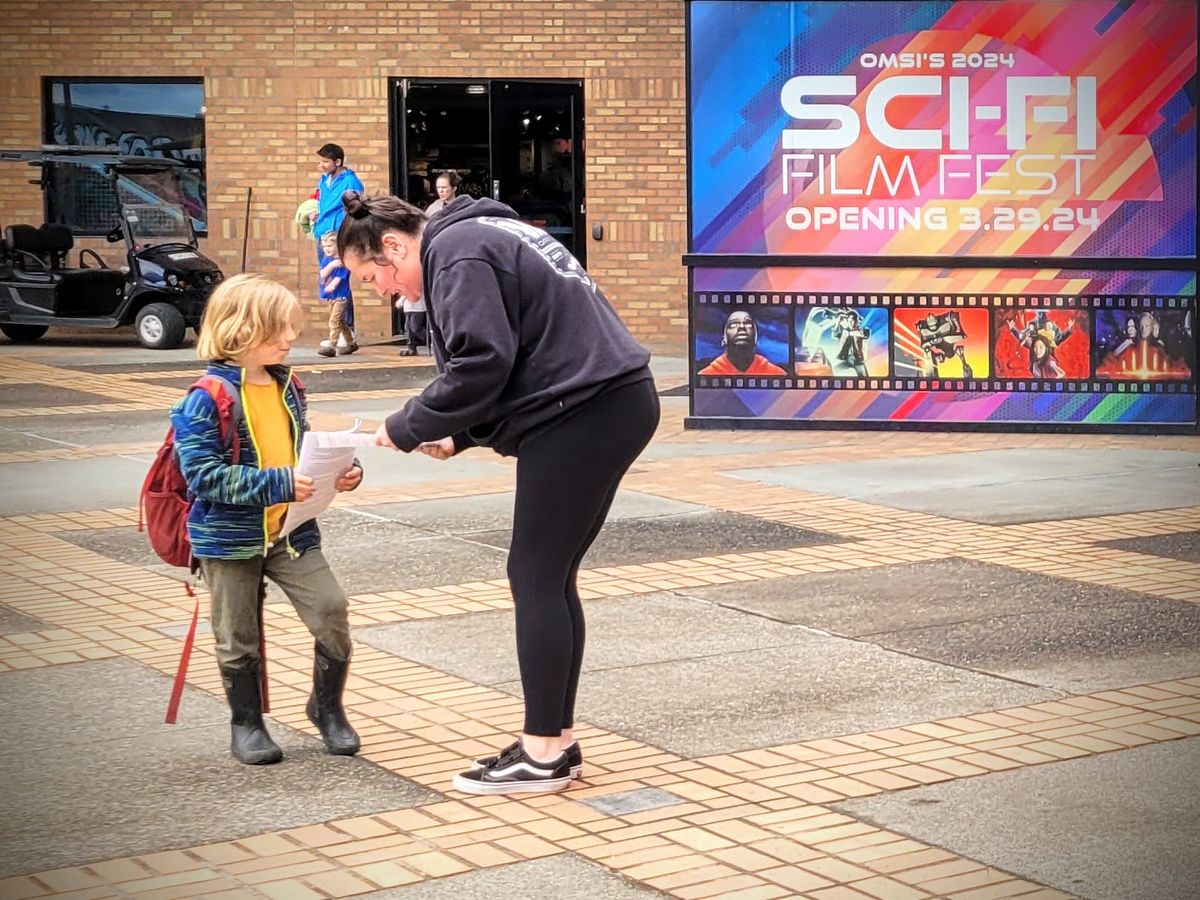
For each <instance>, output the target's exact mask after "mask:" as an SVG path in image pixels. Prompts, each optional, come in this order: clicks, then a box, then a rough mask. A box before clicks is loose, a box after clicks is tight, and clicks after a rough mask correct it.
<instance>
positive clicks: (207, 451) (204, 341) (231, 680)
mask: <svg viewBox="0 0 1200 900" xmlns="http://www.w3.org/2000/svg"><path fill="white" fill-rule="evenodd" d="M300 320H301V309H300V301H299V300H297V299H296V296H295V295H294V294H293V293H292V292H291V291H289V290H288V289H287V288H285V287H283V286H282V285H280V284H277V283H275V282H273V281H270V280H269V279H266V278H263V277H262V276H259V275H237V276H235V277H233V278H230V279H229V280H228V281H224V282H222V283H221V285H220V286H219V287H218V288H217V289H216V290H215V291H214V292H213V294H212V296H211V297H210V298H209V301H208V305H207V307H206V308H205V311H204V319H203V322H202V324H201V330H200V337H199V340H198V341H197V342H196V355H197V356H198V357H200V359H203V360H206V361H207V362H208V374H210V375H215V376H218V377H220V378H223V379H224V380H225V381H227V382H228V383H229V384H230V385H231V386H232V388H233V390H234V391H236V393H237V395H238V396H239V397H240V399H241V409H242V415H241V417H240V419H239V420H238V421H237V422H236V426H237V440H236V442H235V443H234V446H233V447H226V446H224V443H223V441H222V440H221V432H220V424H219V423H220V419H219V416H218V412H217V407H216V401H215V400H214V399H213V397H212V396H211V395H210V394H209V393H208V392H206V391H189V392H188V394H187V396H186V397H184V398H183V400H181V401H180V402H179V403H177V404H176V405H175V407H174V409H172V410H171V424H172V425H173V426H174V428H175V446H176V449H177V452H178V454H179V468H180V470H181V471H182V473H183V476H184V478H185V479H186V481H187V484H188V490H189V493H190V494H191V495H192V496H193V497H194V498H195V499H194V501H193V503H192V507H191V510H190V512H189V514H188V523H187V528H188V537H189V539H190V540H191V545H192V553H193V554H194V555H195V557H196V559H197V560H198V561H199V564H200V571H201V573H202V575H203V577H204V581H205V582H206V583H207V584H208V589H209V593H210V594H211V603H212V611H211V616H210V618H211V621H212V630H213V635H214V637H215V638H216V642H217V663H218V665H219V666H220V669H221V680H222V681H223V683H224V685H225V693H226V697H227V698H228V700H229V708H230V710H231V717H230V721H231V726H232V737H231V742H230V749H231V750H232V752H233V755H234V756H235V757H236V758H237V759H238V760H239V761H240V762H243V763H246V764H247V765H258V764H267V763H275V762H279V760H280V759H282V758H283V751H282V750H280V749H279V746H278V745H277V744H276V743H275V742H274V741H273V740H272V739H271V736H270V735H269V734H268V733H267V730H266V726H265V725H264V723H263V717H262V712H263V710H262V691H261V682H260V678H261V666H262V661H261V658H260V655H259V637H260V634H261V629H262V606H261V593H260V591H261V586H262V585H263V583H264V578H270V579H271V580H272V581H274V582H275V584H277V585H278V586H279V587H280V588H281V589H282V590H283V592H284V593H285V594H286V595H287V597H288V599H289V600H291V601H292V605H293V606H295V608H296V612H297V613H299V615H300V618H301V619H302V620H303V621H304V624H305V625H307V626H308V629H309V631H311V632H312V634H313V637H314V638H315V639H316V646H315V661H314V665H313V690H312V694H311V696H310V697H309V701H308V709H307V711H308V717H309V719H310V720H311V721H312V722H313V724H314V725H316V726H317V728H318V729H319V730H320V732H321V737H322V738H323V740H324V742H325V747H326V749H327V750H328V752H330V753H332V754H336V755H341V756H351V755H353V754H355V753H357V752H358V748H359V739H358V735H357V734H356V733H355V731H354V729H353V728H352V727H351V726H350V724H349V722H347V721H346V714H345V711H344V710H343V708H342V692H343V689H344V688H345V686H346V676H347V673H348V669H349V664H350V652H351V644H350V627H349V623H348V621H347V612H346V594H345V592H344V591H343V590H342V588H341V587H340V586H339V585H338V582H337V579H336V578H335V577H334V575H333V572H332V571H331V570H330V568H329V564H328V563H327V562H326V561H325V557H324V556H323V555H322V554H321V549H320V543H321V534H320V531H319V530H318V529H317V523H316V521H315V520H310V521H308V522H305V523H303V524H302V525H300V526H299V527H298V528H296V529H295V530H293V531H291V532H290V533H289V534H288V535H287V537H286V538H284V539H282V540H281V539H280V537H279V535H280V531H281V526H282V524H283V519H284V514H285V513H286V511H287V505H288V503H289V502H292V501H297V500H306V499H308V498H309V497H311V496H312V495H313V492H314V490H315V485H314V484H313V481H312V479H311V478H309V477H307V476H305V475H301V474H300V473H299V472H298V471H296V468H295V466H296V462H297V458H298V450H299V445H300V437H301V435H302V434H303V433H304V432H305V431H306V430H307V429H308V419H307V403H306V401H305V397H304V389H303V387H302V386H301V384H300V382H299V381H298V380H297V379H296V378H295V377H294V376H293V375H292V371H291V369H290V368H289V367H287V366H286V365H285V360H286V359H287V355H288V353H289V351H290V350H291V347H292V344H293V343H294V342H295V340H296V337H297V332H298V330H299V322H300ZM235 447H236V456H237V458H236V459H235V458H234V455H235V449H234V448H235ZM361 480H362V468H361V467H360V466H359V465H358V464H357V462H356V463H355V465H354V466H353V467H351V468H350V469H349V470H348V471H347V472H345V473H344V474H343V475H342V476H341V477H340V478H339V479H338V481H337V484H336V487H337V489H338V490H339V491H351V490H354V489H355V488H356V487H358V485H359V482H361Z"/></svg>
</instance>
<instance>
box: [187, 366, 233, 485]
mask: <svg viewBox="0 0 1200 900" xmlns="http://www.w3.org/2000/svg"><path fill="white" fill-rule="evenodd" d="M192 387H193V388H199V389H201V390H203V391H206V392H207V393H208V395H209V396H210V397H212V399H213V403H215V404H216V407H217V420H218V422H219V423H220V428H221V442H222V443H223V444H225V446H227V447H232V448H233V462H234V464H236V463H237V461H238V457H239V456H240V455H241V449H242V448H241V440H240V437H239V435H238V423H239V422H241V421H242V418H243V413H242V396H241V393H240V392H239V391H238V389H237V388H236V387H234V385H233V382H232V381H230V380H229V379H228V378H225V377H223V376H221V375H213V374H211V373H209V374H207V375H203V376H201V377H200V378H198V379H196V383H195V384H193V385H192Z"/></svg>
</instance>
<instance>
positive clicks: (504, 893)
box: [364, 854, 664, 900]
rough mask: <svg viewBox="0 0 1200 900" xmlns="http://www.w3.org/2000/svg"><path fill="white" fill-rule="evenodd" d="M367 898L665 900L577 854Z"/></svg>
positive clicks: (410, 899) (431, 882) (511, 866)
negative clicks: (645, 899)
mask: <svg viewBox="0 0 1200 900" xmlns="http://www.w3.org/2000/svg"><path fill="white" fill-rule="evenodd" d="M364 896H365V897H366V898H367V900H494V898H497V897H504V898H511V900H534V898H537V900H541V898H546V897H571V898H584V897H590V898H601V897H602V898H605V900H637V898H640V897H662V896H664V895H663V894H661V893H659V892H658V891H656V890H653V889H651V888H648V887H645V886H643V885H640V884H635V883H634V882H632V881H629V880H628V879H625V878H622V877H621V876H620V875H617V874H616V873H614V872H610V871H609V870H608V869H606V868H604V866H602V865H600V864H599V863H594V862H592V861H591V860H587V859H583V858H581V857H578V856H575V855H574V854H563V855H561V856H552V857H549V858H547V859H531V860H528V861H526V862H519V863H513V864H512V865H509V866H495V867H493V868H490V869H484V870H480V871H477V872H467V873H464V874H462V875H454V876H452V877H450V878H439V879H438V880H436V881H427V882H424V883H423V884H415V885H413V886H412V887H407V888H396V889H393V890H390V891H378V892H376V893H374V894H365V895H364Z"/></svg>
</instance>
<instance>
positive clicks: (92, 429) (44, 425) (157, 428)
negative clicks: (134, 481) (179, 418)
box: [0, 409, 171, 465]
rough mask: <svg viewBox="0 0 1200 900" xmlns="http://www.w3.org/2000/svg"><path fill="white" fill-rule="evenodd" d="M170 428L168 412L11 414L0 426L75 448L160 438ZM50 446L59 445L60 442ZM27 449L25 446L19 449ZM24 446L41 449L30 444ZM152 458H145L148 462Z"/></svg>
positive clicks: (147, 462)
mask: <svg viewBox="0 0 1200 900" xmlns="http://www.w3.org/2000/svg"><path fill="white" fill-rule="evenodd" d="M170 427H171V423H170V420H169V419H168V417H167V411H166V410H165V409H162V410H145V411H141V412H111V413H84V414H82V415H81V414H78V413H71V414H70V415H60V416H14V417H12V418H6V419H5V420H4V423H3V425H0V429H3V430H4V431H5V432H9V431H15V432H18V433H24V434H27V435H34V436H37V437H41V438H45V439H51V440H54V441H64V442H66V443H67V444H68V445H71V446H78V447H95V446H98V445H101V444H130V443H139V442H142V441H161V440H162V439H163V438H164V437H166V434H167V429H168V428H170ZM53 446H56V447H61V446H62V445H61V444H54V445H53ZM21 449H26V448H21ZM27 449H42V448H37V447H30V448H27ZM150 459H151V457H149V456H147V457H146V464H147V465H149V462H150Z"/></svg>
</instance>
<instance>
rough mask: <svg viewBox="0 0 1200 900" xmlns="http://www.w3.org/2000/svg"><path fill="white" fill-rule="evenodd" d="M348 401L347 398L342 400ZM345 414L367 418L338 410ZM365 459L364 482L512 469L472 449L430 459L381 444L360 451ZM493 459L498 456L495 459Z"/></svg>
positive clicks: (490, 474)
mask: <svg viewBox="0 0 1200 900" xmlns="http://www.w3.org/2000/svg"><path fill="white" fill-rule="evenodd" d="M339 403H340V404H341V405H343V406H344V405H345V404H346V401H339ZM338 411H339V412H341V413H344V414H346V415H352V416H356V417H358V418H365V417H364V416H362V415H360V413H358V412H355V411H353V410H344V409H339V410H338ZM358 456H359V459H361V460H362V463H363V471H364V473H365V480H364V481H363V484H368V485H371V486H378V485H381V484H426V483H429V482H438V481H466V480H469V479H472V478H495V477H496V476H497V475H505V474H507V473H510V472H512V468H511V467H510V466H507V465H505V464H504V463H502V462H499V459H500V457H498V456H496V455H495V454H494V453H488V454H483V453H478V452H476V453H472V454H471V455H470V456H469V457H462V456H457V457H455V458H454V459H452V460H440V459H431V458H430V457H428V456H426V455H425V454H424V453H399V452H397V451H395V450H384V449H383V448H380V447H368V448H365V449H363V450H360V451H359V452H358ZM493 460H496V461H495V462H493Z"/></svg>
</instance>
